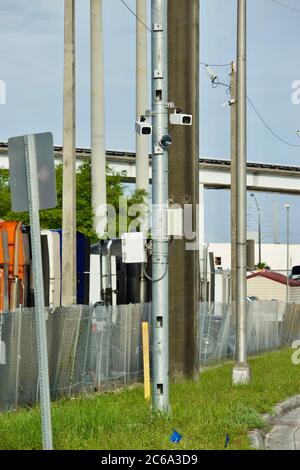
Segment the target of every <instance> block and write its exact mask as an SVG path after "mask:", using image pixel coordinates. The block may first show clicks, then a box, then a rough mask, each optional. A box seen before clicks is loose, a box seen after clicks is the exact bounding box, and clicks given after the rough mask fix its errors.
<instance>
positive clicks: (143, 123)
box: [135, 116, 152, 136]
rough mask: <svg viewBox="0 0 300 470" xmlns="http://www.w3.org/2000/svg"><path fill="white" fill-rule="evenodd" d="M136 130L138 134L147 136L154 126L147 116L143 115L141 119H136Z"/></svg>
mask: <svg viewBox="0 0 300 470" xmlns="http://www.w3.org/2000/svg"><path fill="white" fill-rule="evenodd" d="M135 131H136V133H137V134H138V135H144V136H147V135H151V134H152V126H151V124H149V121H148V119H147V118H146V116H141V117H140V119H139V120H138V121H136V123H135Z"/></svg>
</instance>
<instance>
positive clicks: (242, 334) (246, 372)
mask: <svg viewBox="0 0 300 470" xmlns="http://www.w3.org/2000/svg"><path fill="white" fill-rule="evenodd" d="M246 26H247V0H238V34H237V36H238V46H237V181H238V186H237V204H236V207H237V260H236V261H237V262H236V296H237V298H236V314H237V364H236V366H235V367H234V368H233V374H232V378H233V383H234V384H247V383H249V382H250V368H249V365H248V364H247V303H246V297H247V281H246V275H247V180H246V165H247V66H246V52H247V28H246Z"/></svg>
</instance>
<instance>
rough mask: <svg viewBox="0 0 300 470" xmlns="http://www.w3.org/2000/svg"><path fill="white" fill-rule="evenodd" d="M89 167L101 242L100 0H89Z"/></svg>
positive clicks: (102, 113)
mask: <svg viewBox="0 0 300 470" xmlns="http://www.w3.org/2000/svg"><path fill="white" fill-rule="evenodd" d="M91 164H92V209H93V227H94V230H95V232H96V233H97V235H98V237H99V238H101V237H103V235H104V233H105V230H106V223H107V213H106V154H105V109H104V45H103V4H102V0H91Z"/></svg>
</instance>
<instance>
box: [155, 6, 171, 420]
mask: <svg viewBox="0 0 300 470" xmlns="http://www.w3.org/2000/svg"><path fill="white" fill-rule="evenodd" d="M167 7H168V0H152V28H153V31H152V112H153V135H152V137H153V139H152V204H153V212H154V213H153V235H152V238H153V240H152V242H153V246H152V325H153V381H152V382H153V407H154V409H155V410H156V411H160V412H163V413H168V411H169V238H168V236H167V233H166V222H167V210H166V209H167V206H168V139H167V138H166V139H164V136H167V135H168V122H169V120H168V109H167V104H168V55H167V51H168V50H167V47H168V37H167V36H168V16H167V11H168V10H167Z"/></svg>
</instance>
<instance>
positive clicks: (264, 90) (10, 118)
mask: <svg viewBox="0 0 300 470" xmlns="http://www.w3.org/2000/svg"><path fill="white" fill-rule="evenodd" d="M103 3H104V25H105V83H106V146H107V148H110V149H124V150H125V149H126V150H134V148H135V134H134V120H135V18H134V17H133V16H132V15H131V14H130V13H129V12H128V10H126V9H125V7H124V6H123V5H122V4H121V2H120V1H119V0H104V2H103ZM282 3H285V4H286V5H288V6H291V7H295V8H299V10H300V5H299V1H297V0H282ZM63 4H64V2H63V0H51V1H47V0H0V18H1V19H0V22H1V26H0V80H3V81H5V83H6V88H7V104H6V105H0V123H1V125H0V140H7V139H8V137H10V136H13V135H20V134H23V133H29V132H41V131H49V130H50V131H52V132H53V134H54V140H55V143H56V144H58V145H59V144H61V143H62V109H63V108H62V105H63V100H62V97H63V94H62V93H63V89H62V84H63ZM76 4H77V117H78V119H77V145H78V146H89V145H90V135H89V134H90V118H89V114H90V113H89V109H90V104H89V99H90V98H89V1H88V0H77V1H76ZM128 4H129V5H130V7H132V8H133V9H134V8H135V0H128ZM149 6H150V1H149ZM299 20H300V13H296V12H293V11H292V10H289V9H287V8H283V7H281V6H280V5H278V4H276V3H275V2H273V1H272V0H249V1H248V94H249V96H250V97H251V99H252V100H253V101H254V102H255V104H256V106H257V108H258V109H259V111H260V112H261V113H262V115H263V116H264V118H265V119H266V121H267V122H268V123H269V124H270V125H271V127H272V128H273V129H274V130H275V131H276V132H277V133H278V134H279V135H281V136H282V137H283V138H284V139H285V140H288V141H290V142H291V143H295V144H298V143H299V145H300V139H299V138H298V137H297V135H296V131H297V129H298V128H300V105H298V106H296V105H294V104H292V100H291V96H292V88H291V86H292V82H293V81H294V80H300V56H299V37H298V31H299ZM235 44H236V0H201V60H202V61H203V62H210V63H228V62H230V61H231V60H232V59H234V57H235ZM216 70H217V71H218V73H219V74H220V78H221V79H222V80H224V81H228V69H227V68H220V69H219V68H217V69H216ZM170 99H171V97H170ZM200 100H201V101H200V102H201V119H200V122H201V125H200V135H201V140H200V141H201V155H202V156H207V157H219V158H229V156H230V154H229V150H230V147H229V131H230V128H229V109H228V107H223V106H222V104H223V103H224V102H225V101H226V100H227V96H226V93H225V89H224V88H223V87H219V88H217V89H212V88H211V86H210V83H209V80H208V77H207V75H206V73H205V71H204V70H203V68H201V97H200ZM248 159H249V160H250V161H261V162H274V163H282V164H294V165H300V147H299V148H293V147H289V146H287V145H284V144H282V143H280V142H279V141H277V140H276V139H275V138H274V137H273V136H272V135H271V134H269V132H268V131H267V130H266V129H265V128H264V127H263V125H262V123H261V122H260V121H259V120H258V118H257V117H256V116H255V114H254V113H253V111H252V110H251V109H249V113H248ZM221 196H222V197H221ZM258 197H259V199H260V203H261V204H262V206H263V209H265V219H266V220H268V222H267V225H268V227H269V226H270V227H271V226H272V210H273V209H272V208H273V203H274V204H275V203H276V201H277V204H278V207H279V214H281V212H282V205H283V204H284V202H286V201H287V200H288V202H291V203H292V220H293V221H294V223H293V226H294V227H295V228H294V232H295V233H294V237H296V238H297V236H298V235H297V233H298V228H297V227H299V228H300V216H299V217H298V215H297V214H298V212H299V210H298V209H300V207H299V203H298V198H290V197H288V198H284V197H282V196H280V197H279V196H275V195H259V196H258ZM226 199H227V201H229V194H228V193H226V194H225V193H223V192H222V193H220V192H217V191H209V192H208V191H207V192H206V202H207V207H208V210H207V214H208V217H207V238H209V239H211V238H213V239H215V240H219V239H220V241H221V239H222V240H223V239H224V237H225V235H224V233H226V237H225V238H226V239H227V238H228V234H229V204H228V202H226ZM221 201H222V202H221ZM224 201H225V202H224ZM220 204H221V207H222V205H223V206H224V208H226V211H225V212H226V216H225V215H224V216H223V219H221V222H222V225H223V230H222V231H221V232H222V235H219V230H218V226H219V224H220V212H219V211H220ZM222 212H224V211H222ZM283 216H284V215H280V221H281V220H282V217H283ZM269 219H270V220H269ZM251 221H252V222H251ZM279 225H280V226H283V225H284V224H283V223H280V224H279ZM255 226H256V222H255V209H254V207H253V203H250V202H249V229H250V230H252V231H253V230H254V229H255ZM265 232H266V235H265V237H266V240H267V241H271V238H272V237H271V232H272V231H271V230H269V228H268V230H267V226H266V228H265ZM269 232H270V235H268V234H267V233H269ZM268 237H269V238H268ZM270 237H271V238H270ZM281 238H284V233H283V232H282V234H281ZM298 239H299V240H298ZM297 240H298V241H300V237H298V238H297Z"/></svg>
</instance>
